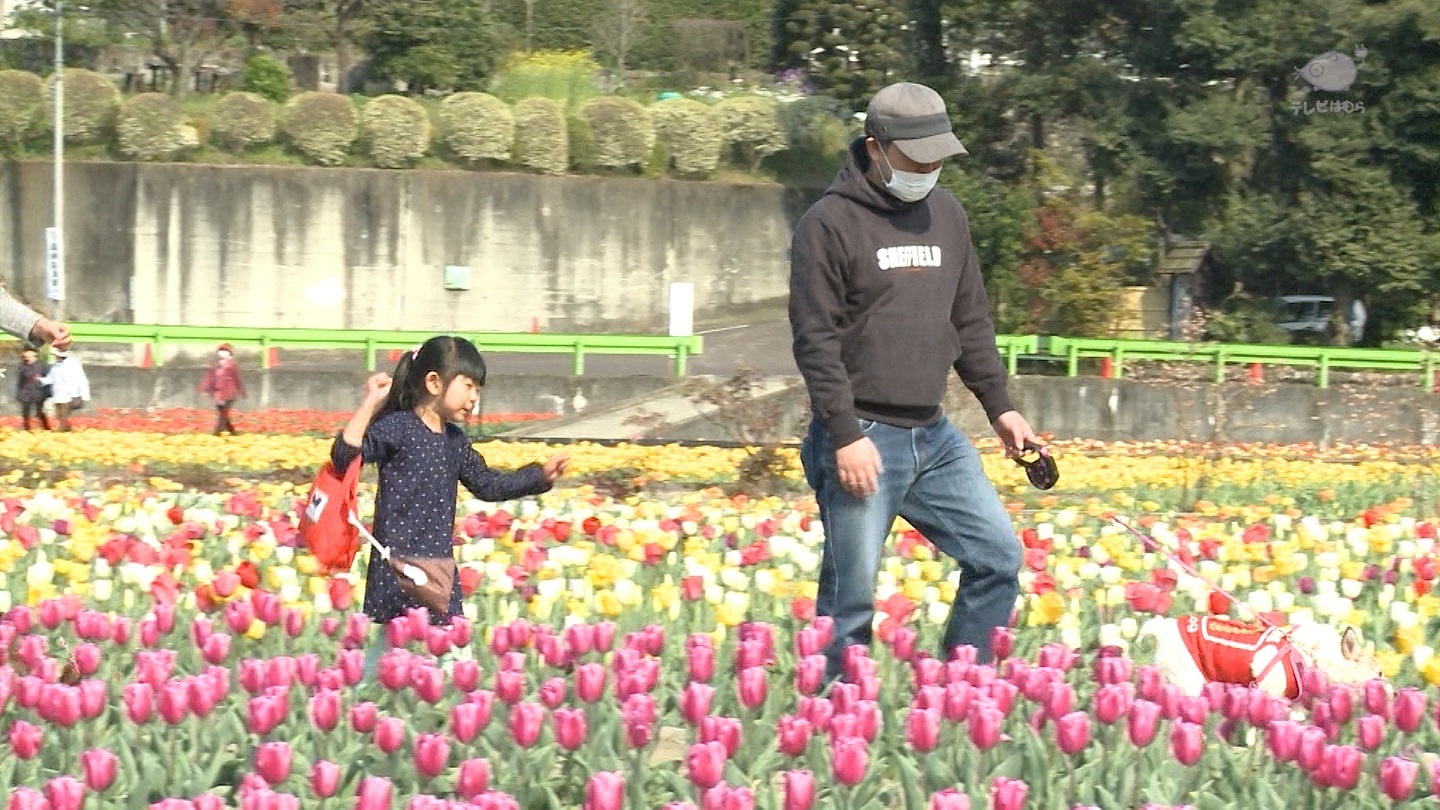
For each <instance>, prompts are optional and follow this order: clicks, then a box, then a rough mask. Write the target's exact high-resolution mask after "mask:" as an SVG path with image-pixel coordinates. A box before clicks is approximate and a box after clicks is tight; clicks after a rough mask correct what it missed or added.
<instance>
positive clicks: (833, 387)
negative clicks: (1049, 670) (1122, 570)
mask: <svg viewBox="0 0 1440 810" xmlns="http://www.w3.org/2000/svg"><path fill="white" fill-rule="evenodd" d="M965 154H967V151H966V149H965V147H964V145H963V144H961V142H960V139H959V138H957V137H955V133H954V132H953V131H952V129H951V123H950V116H949V114H948V112H947V111H946V107H945V102H944V100H943V99H942V98H941V97H940V95H939V94H938V93H936V92H935V91H934V90H932V89H930V88H929V87H926V86H924V85H920V84H913V83H909V82H901V83H898V84H892V85H890V86H888V87H885V88H884V89H882V90H880V91H879V92H878V93H876V94H875V96H874V98H872V99H871V101H870V105H869V109H868V111H867V113H866V118H865V134H864V136H863V137H861V138H857V139H856V140H855V141H854V142H853V143H852V144H851V146H850V150H849V156H848V160H847V162H846V165H845V166H844V168H842V169H841V170H840V172H839V173H838V174H837V176H836V178H835V181H834V182H833V183H832V184H831V186H830V188H829V189H828V190H827V191H826V192H825V195H824V196H823V197H822V198H821V199H820V200H819V201H818V202H816V203H815V204H814V205H813V206H812V207H811V208H810V210H809V211H807V212H806V213H805V215H804V216H803V217H802V218H801V220H800V222H799V223H798V224H797V225H796V228H795V233H794V236H793V242H792V246H791V270H790V304H789V311H790V325H791V333H792V336H793V339H794V354H795V362H796V364H797V365H798V366H799V369H800V373H801V375H802V376H803V377H804V379H805V386H806V389H807V391H808V393H809V396H810V402H811V408H812V411H813V413H812V418H811V420H810V427H809V430H808V432H807V435H806V436H805V439H804V441H803V443H802V446H801V461H802V464H803V466H804V469H805V476H806V479H807V481H808V482H809V484H810V486H811V487H812V488H813V489H814V490H815V496H816V502H817V504H818V506H819V511H820V519H821V524H822V526H823V527H824V531H825V543H824V550H823V556H822V558H821V562H820V582H819V589H818V592H817V597H816V611H817V612H818V613H819V614H820V615H825V616H830V617H831V618H832V619H833V620H834V622H835V624H834V635H833V641H832V643H831V645H830V647H829V648H828V649H827V650H826V651H825V652H826V655H827V658H828V659H829V664H830V666H829V671H828V673H827V675H828V680H830V681H833V680H834V679H835V678H838V677H840V676H841V675H842V674H843V673H842V669H843V667H842V662H843V657H842V655H843V653H844V650H845V648H846V647H848V646H850V645H855V644H861V645H868V644H869V643H870V641H871V624H872V621H873V617H874V600H875V581H876V575H877V573H878V569H879V565H880V562H881V557H882V554H883V550H884V547H885V541H886V537H887V536H888V535H889V533H890V529H891V527H892V524H893V523H894V521H895V517H896V515H900V516H903V517H904V518H905V519H906V520H907V521H908V522H909V523H910V524H911V525H913V526H914V527H916V528H917V529H919V530H920V532H921V533H922V534H923V535H924V536H925V537H926V538H927V539H928V540H930V542H932V543H934V544H935V546H936V547H938V548H939V549H940V550H941V551H943V552H945V553H946V554H947V555H949V556H951V557H953V558H954V559H955V560H957V561H958V562H959V564H960V568H961V577H960V586H959V589H958V591H957V593H956V595H955V602H954V605H953V606H952V609H951V613H950V620H949V624H948V626H947V628H946V630H945V634H944V640H943V647H942V650H941V653H942V656H944V657H948V656H949V655H950V654H951V653H953V651H954V650H955V649H956V648H958V647H961V646H967V645H968V646H971V647H974V648H975V649H976V651H977V653H978V657H979V660H981V661H988V660H990V659H991V657H992V652H991V638H992V635H993V632H994V630H995V628H997V627H1003V626H1006V625H1008V624H1009V621H1010V616H1011V612H1012V611H1013V610H1014V608H1015V602H1016V597H1017V596H1018V595H1019V580H1018V575H1019V571H1020V565H1021V561H1022V553H1021V547H1020V543H1019V541H1018V540H1017V539H1016V536H1015V529H1014V527H1013V525H1012V524H1011V522H1010V518H1009V515H1008V514H1007V513H1006V512H1005V509H1004V508H1003V506H1002V504H1001V501H1000V498H999V496H998V495H997V493H996V490H995V488H994V486H993V484H992V483H991V482H990V481H989V479H988V478H986V475H985V471H984V469H983V467H982V466H981V463H980V455H979V453H978V452H977V451H976V449H975V446H974V445H973V444H972V443H971V442H970V440H969V439H968V438H967V437H966V436H964V435H963V434H962V433H960V431H959V430H958V429H957V428H956V427H955V426H954V425H953V424H952V423H951V422H950V420H949V419H948V418H947V417H946V414H945V411H944V408H943V404H942V403H943V401H944V396H945V393H946V390H947V387H948V383H949V375H950V372H951V370H952V369H953V370H954V371H955V372H956V373H957V374H958V375H959V377H960V379H961V381H962V382H963V383H964V384H965V386H966V387H967V388H969V390H970V391H971V392H972V393H973V394H974V395H975V397H976V398H977V399H978V400H979V401H980V404H981V406H983V407H984V409H985V413H986V416H987V417H988V418H989V420H990V423H991V425H992V427H993V428H994V430H995V433H996V434H997V435H998V436H999V437H1000V440H1001V442H1002V443H1003V445H1004V447H1005V450H1006V453H1007V454H1008V455H1010V456H1012V457H1018V456H1019V455H1020V454H1021V453H1022V452H1023V450H1024V449H1025V448H1026V446H1027V445H1034V444H1038V440H1037V437H1036V435H1035V433H1034V431H1033V430H1031V428H1030V425H1029V423H1027V422H1026V420H1025V418H1024V417H1023V416H1021V415H1020V412H1019V411H1017V410H1016V409H1015V407H1014V405H1013V404H1012V403H1011V401H1010V396H1009V394H1008V392H1007V382H1008V379H1007V373H1006V368H1005V364H1004V363H1003V362H1002V361H1001V358H1000V353H999V350H998V349H997V348H996V341H995V329H994V326H993V325H992V323H991V320H990V306H989V303H988V301H987V299H986V295H985V280H984V278H983V277H982V275H981V268H980V265H979V263H978V261H977V260H976V256H975V248H974V245H973V244H972V241H971V236H970V223H969V219H968V218H967V216H966V214H965V209H964V208H963V207H962V206H961V205H960V203H959V201H957V200H956V199H955V197H954V196H953V195H951V194H950V193H949V192H947V191H944V190H943V189H942V190H936V181H937V180H938V179H939V176H940V169H941V167H942V165H943V164H944V162H945V160H946V159H948V158H951V157H955V156H957V155H965Z"/></svg>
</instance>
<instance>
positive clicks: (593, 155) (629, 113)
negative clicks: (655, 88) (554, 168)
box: [570, 96, 655, 169]
mask: <svg viewBox="0 0 1440 810" xmlns="http://www.w3.org/2000/svg"><path fill="white" fill-rule="evenodd" d="M576 123H577V124H579V126H578V127H577V129H576V131H577V132H579V133H581V134H580V136H579V137H578V138H573V139H572V140H571V142H570V148H571V150H572V152H573V153H574V154H575V155H576V157H577V160H576V165H580V166H601V167H604V168H608V169H620V168H626V167H638V166H641V165H644V163H645V161H646V160H647V159H648V158H649V157H650V150H651V148H653V147H654V146H655V128H654V126H653V125H652V124H651V123H650V112H649V111H648V110H646V109H645V108H644V107H643V106H641V104H640V102H638V101H636V100H634V99H630V98H621V97H618V96H602V97H600V98H594V99H591V100H589V101H587V102H585V103H584V104H582V105H580V110H579V112H578V113H577V114H576Z"/></svg>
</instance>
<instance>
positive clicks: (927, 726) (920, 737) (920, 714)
mask: <svg viewBox="0 0 1440 810" xmlns="http://www.w3.org/2000/svg"><path fill="white" fill-rule="evenodd" d="M905 736H906V737H907V738H908V739H909V741H910V747H911V748H914V749H915V750H916V751H918V752H920V753H922V754H927V753H929V752H931V751H934V750H935V746H937V745H939V744H940V712H939V710H937V709H911V710H910V711H909V712H907V713H906V715H905Z"/></svg>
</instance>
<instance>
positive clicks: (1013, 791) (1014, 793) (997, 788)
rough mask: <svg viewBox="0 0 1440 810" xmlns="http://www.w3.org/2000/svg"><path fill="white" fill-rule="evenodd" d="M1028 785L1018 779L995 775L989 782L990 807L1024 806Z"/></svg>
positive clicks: (1002, 809)
mask: <svg viewBox="0 0 1440 810" xmlns="http://www.w3.org/2000/svg"><path fill="white" fill-rule="evenodd" d="M1029 792H1030V786H1029V785H1027V784H1025V782H1023V781H1021V780H1019V779H1007V778H1005V777H1003V776H997V777H995V779H994V781H992V782H991V783H990V807H991V808H992V810H1020V808H1022V807H1024V806H1025V796H1026V795H1027V794H1029Z"/></svg>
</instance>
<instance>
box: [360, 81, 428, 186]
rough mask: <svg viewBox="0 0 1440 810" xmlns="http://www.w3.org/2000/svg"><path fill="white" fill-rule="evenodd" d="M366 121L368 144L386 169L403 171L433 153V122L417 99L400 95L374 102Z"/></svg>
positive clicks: (368, 106) (376, 99)
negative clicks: (431, 145)
mask: <svg viewBox="0 0 1440 810" xmlns="http://www.w3.org/2000/svg"><path fill="white" fill-rule="evenodd" d="M363 118H364V123H363V127H364V130H365V143H366V145H367V147H368V148H369V151H370V156H371V157H372V158H374V159H375V165H376V166H379V167H380V168H382V169H403V168H405V167H406V166H409V165H410V164H412V163H414V162H415V161H416V160H418V159H419V158H420V157H422V156H423V155H424V154H425V153H426V152H427V151H429V149H430V119H429V118H428V117H426V115H425V108H424V107H421V106H420V104H419V103H418V102H416V101H415V100H414V99H410V98H406V97H405V96H397V95H387V96H380V97H378V98H374V99H371V100H370V103H369V104H366V105H365V110H364V114H363Z"/></svg>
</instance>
